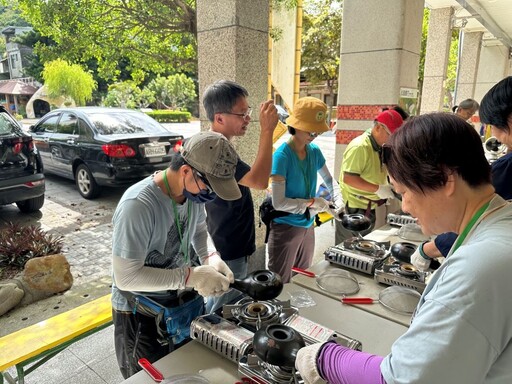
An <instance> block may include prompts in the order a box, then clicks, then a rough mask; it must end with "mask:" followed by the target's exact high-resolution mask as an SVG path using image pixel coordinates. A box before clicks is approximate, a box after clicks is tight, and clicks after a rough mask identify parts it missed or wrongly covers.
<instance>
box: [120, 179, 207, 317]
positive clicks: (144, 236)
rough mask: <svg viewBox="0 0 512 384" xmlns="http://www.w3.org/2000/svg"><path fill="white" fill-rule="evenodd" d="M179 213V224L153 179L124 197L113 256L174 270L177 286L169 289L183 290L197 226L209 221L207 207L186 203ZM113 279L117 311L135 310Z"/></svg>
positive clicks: (172, 271) (133, 187) (154, 294)
mask: <svg viewBox="0 0 512 384" xmlns="http://www.w3.org/2000/svg"><path fill="white" fill-rule="evenodd" d="M176 210H177V212H178V216H179V220H178V221H176V220H175V215H174V208H173V206H172V201H171V199H170V198H169V196H167V195H165V194H164V193H163V192H162V191H161V190H160V188H158V186H157V185H156V184H155V183H154V182H153V176H150V177H147V178H146V179H144V180H142V181H140V182H138V183H137V184H134V185H133V186H131V187H130V188H129V189H128V190H127V191H126V192H125V193H124V195H123V196H122V197H121V200H120V201H119V204H118V205H117V208H116V210H115V212H114V216H113V218H112V223H113V226H114V230H113V235H112V254H113V255H115V256H119V257H122V258H125V259H129V260H144V266H147V267H153V268H160V269H168V270H170V271H169V273H170V274H173V275H174V276H173V278H174V281H175V286H174V287H169V289H178V288H182V282H183V276H184V273H185V271H186V267H187V266H189V265H190V258H191V257H192V255H193V254H194V252H193V246H194V243H195V235H196V229H197V226H198V224H200V223H204V222H205V219H206V214H205V211H204V205H203V204H196V203H192V202H189V201H186V202H185V203H184V204H182V205H180V204H176ZM177 223H178V224H177ZM180 232H181V239H182V240H181V241H180ZM113 279H114V284H113V286H112V306H113V308H114V309H116V310H120V311H128V310H131V308H130V306H129V305H128V303H127V301H126V299H125V298H124V297H123V296H122V295H121V294H120V293H119V290H118V289H117V287H116V285H115V276H113ZM166 293H167V292H166V291H154V292H151V295H153V296H157V295H159V294H161V295H164V294H166Z"/></svg>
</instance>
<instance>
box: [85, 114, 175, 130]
mask: <svg viewBox="0 0 512 384" xmlns="http://www.w3.org/2000/svg"><path fill="white" fill-rule="evenodd" d="M88 116H89V119H90V120H91V122H92V123H93V124H94V126H95V127H96V129H97V130H98V133H100V134H102V135H119V134H127V133H162V132H167V130H166V129H165V128H164V127H162V126H161V125H160V124H159V123H158V122H157V121H156V120H153V119H152V118H150V117H149V116H147V115H145V114H143V113H139V112H128V113H127V112H124V111H123V112H113V111H109V112H108V113H91V114H88Z"/></svg>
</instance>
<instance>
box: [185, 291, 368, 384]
mask: <svg viewBox="0 0 512 384" xmlns="http://www.w3.org/2000/svg"><path fill="white" fill-rule="evenodd" d="M220 312H221V313H216V314H211V315H204V316H200V317H198V318H196V319H195V320H194V321H193V322H192V324H191V326H190V335H191V337H192V339H195V340H196V341H198V342H199V343H201V344H203V345H205V346H206V347H208V348H209V349H211V350H213V351H215V352H216V353H218V354H220V355H222V356H223V357H225V358H226V359H228V360H230V361H232V362H234V363H236V364H237V365H238V372H239V374H240V376H241V378H244V379H245V380H247V379H249V380H250V382H252V383H256V384H281V383H304V381H303V380H302V378H301V377H300V373H298V372H295V371H294V370H293V369H291V368H289V367H280V366H275V365H271V364H268V363H267V362H265V361H263V360H262V359H261V358H260V357H258V356H257V355H256V354H255V353H254V349H253V336H254V333H255V332H256V331H257V330H258V329H260V328H262V327H264V326H266V325H270V324H283V325H286V326H289V327H291V328H293V329H294V330H296V331H297V332H299V333H300V334H301V336H302V337H303V339H304V341H305V342H306V345H309V344H312V343H317V342H325V341H328V340H335V341H336V342H337V343H339V344H340V345H344V346H346V347H348V348H351V349H356V350H361V347H362V346H361V343H360V342H359V341H357V340H354V339H352V338H350V337H347V336H344V335H342V334H340V333H338V332H336V331H333V330H331V329H328V328H326V327H324V326H322V325H320V324H318V323H315V322H313V321H311V320H309V319H306V318H305V317H302V316H300V315H299V313H298V310H297V309H296V308H294V307H292V306H291V305H290V302H289V301H279V300H268V301H254V300H253V299H252V298H250V297H247V296H246V297H243V298H241V299H239V300H237V301H235V303H234V304H229V305H225V306H224V307H223V308H222V310H221V311H220Z"/></svg>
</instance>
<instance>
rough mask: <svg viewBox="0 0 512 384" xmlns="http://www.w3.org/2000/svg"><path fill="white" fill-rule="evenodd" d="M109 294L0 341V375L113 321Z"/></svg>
mask: <svg viewBox="0 0 512 384" xmlns="http://www.w3.org/2000/svg"><path fill="white" fill-rule="evenodd" d="M110 296H111V295H110V294H108V295H105V296H103V297H100V298H99V299H96V300H93V301H91V302H89V303H86V304H83V305H80V306H79V307H76V308H73V309H71V310H69V311H67V312H63V313H60V314H58V315H55V316H53V317H51V318H49V319H47V320H43V321H40V322H39V323H37V324H34V325H31V326H29V327H27V328H23V329H20V330H19V331H16V332H13V333H11V334H9V335H6V336H4V337H2V338H0V351H2V352H1V353H0V372H2V371H4V370H5V369H7V368H9V367H12V366H13V365H16V364H18V363H21V362H24V361H26V360H29V359H31V358H34V357H37V356H40V355H41V357H43V356H44V355H45V353H46V352H48V351H50V350H52V349H54V348H56V347H58V346H61V345H63V344H68V345H69V344H72V343H73V342H74V341H76V340H74V339H79V338H80V336H82V335H84V334H85V333H87V332H89V331H92V330H94V329H95V328H100V329H102V328H104V326H105V325H108V324H109V323H110V322H111V321H112V306H111V303H110Z"/></svg>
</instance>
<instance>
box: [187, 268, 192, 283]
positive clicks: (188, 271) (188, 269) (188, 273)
mask: <svg viewBox="0 0 512 384" xmlns="http://www.w3.org/2000/svg"><path fill="white" fill-rule="evenodd" d="M191 270H192V268H190V267H188V268H187V277H185V285H187V283H188V278H189V277H190V272H192V271H191Z"/></svg>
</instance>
